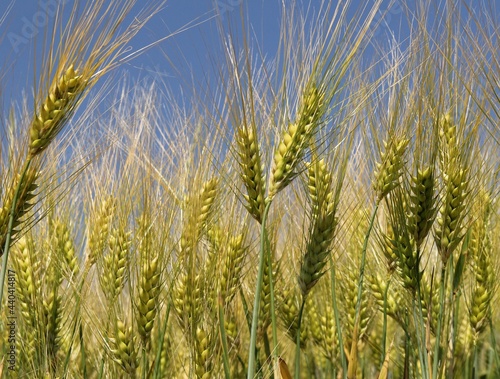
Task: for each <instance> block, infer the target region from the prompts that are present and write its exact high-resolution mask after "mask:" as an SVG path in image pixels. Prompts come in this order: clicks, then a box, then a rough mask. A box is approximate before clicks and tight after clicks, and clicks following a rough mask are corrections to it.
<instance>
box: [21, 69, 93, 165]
mask: <svg viewBox="0 0 500 379" xmlns="http://www.w3.org/2000/svg"><path fill="white" fill-rule="evenodd" d="M84 88H85V81H84V79H83V76H82V75H79V74H78V71H77V70H75V69H74V67H73V65H71V66H70V67H69V68H68V69H67V70H66V72H65V73H64V74H63V75H62V76H61V77H60V79H59V81H58V82H57V84H56V85H55V86H54V87H53V88H52V89H51V90H50V91H49V94H48V96H47V98H46V99H45V101H44V102H43V104H42V106H41V107H40V109H39V112H38V114H37V115H36V117H35V118H34V120H33V122H32V123H31V127H30V130H29V134H30V144H29V154H30V156H35V155H37V154H39V153H41V152H42V151H43V150H45V149H46V148H47V147H48V146H49V145H50V143H51V142H52V140H53V139H54V138H55V137H56V135H57V134H58V133H59V132H60V131H61V129H62V127H63V126H64V121H65V120H66V119H67V117H68V115H69V114H70V113H71V111H72V110H73V107H74V105H75V101H76V99H77V98H78V95H79V94H81V93H82V91H83V90H84Z"/></svg>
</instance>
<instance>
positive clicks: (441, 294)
mask: <svg viewBox="0 0 500 379" xmlns="http://www.w3.org/2000/svg"><path fill="white" fill-rule="evenodd" d="M445 284H446V266H445V265H443V268H442V269H441V280H440V283H439V315H438V325H437V331H436V342H435V346H434V362H433V365H432V378H431V379H436V378H437V372H438V365H439V346H440V343H441V329H442V327H443V314H444V287H445Z"/></svg>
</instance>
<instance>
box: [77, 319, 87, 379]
mask: <svg viewBox="0 0 500 379" xmlns="http://www.w3.org/2000/svg"><path fill="white" fill-rule="evenodd" d="M79 332H80V333H79V337H80V355H81V356H82V361H81V362H82V375H83V378H84V379H87V377H88V376H87V354H86V353H85V344H84V341H83V325H82V324H81V323H80V327H79Z"/></svg>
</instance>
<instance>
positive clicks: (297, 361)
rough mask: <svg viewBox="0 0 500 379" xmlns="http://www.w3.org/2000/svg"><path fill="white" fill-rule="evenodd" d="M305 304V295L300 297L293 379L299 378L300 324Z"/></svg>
mask: <svg viewBox="0 0 500 379" xmlns="http://www.w3.org/2000/svg"><path fill="white" fill-rule="evenodd" d="M305 304H306V297H305V296H303V297H302V304H301V305H300V311H299V319H298V324H297V335H296V336H295V338H296V341H295V374H294V377H295V379H299V378H300V327H301V325H302V315H303V313H304V305H305Z"/></svg>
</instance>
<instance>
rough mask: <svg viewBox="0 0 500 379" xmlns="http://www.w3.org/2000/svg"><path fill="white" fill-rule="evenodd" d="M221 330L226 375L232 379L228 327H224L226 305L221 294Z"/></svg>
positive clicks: (228, 378) (227, 378)
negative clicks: (227, 335)
mask: <svg viewBox="0 0 500 379" xmlns="http://www.w3.org/2000/svg"><path fill="white" fill-rule="evenodd" d="M218 300H219V301H218V302H219V329H220V338H221V342H222V361H223V363H224V375H225V376H226V379H231V372H230V370H229V353H228V351H229V350H228V348H227V337H226V327H225V325H224V304H223V303H222V297H221V296H220V294H219V299H218Z"/></svg>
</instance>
